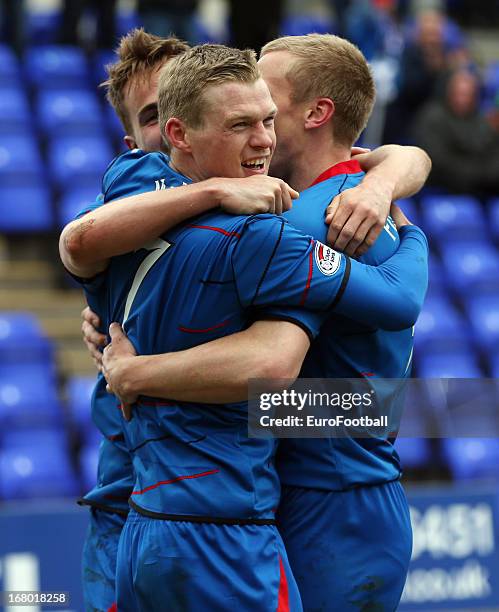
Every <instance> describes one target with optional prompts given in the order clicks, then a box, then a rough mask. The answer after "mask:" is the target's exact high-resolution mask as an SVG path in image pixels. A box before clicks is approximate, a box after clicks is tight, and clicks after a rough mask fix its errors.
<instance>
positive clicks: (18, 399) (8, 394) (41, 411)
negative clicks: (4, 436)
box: [0, 367, 63, 435]
mask: <svg viewBox="0 0 499 612" xmlns="http://www.w3.org/2000/svg"><path fill="white" fill-rule="evenodd" d="M62 416H63V412H62V408H61V404H60V402H59V398H58V397H57V391H56V387H55V384H54V380H53V377H52V376H50V374H49V373H47V372H44V371H43V370H41V369H40V370H38V371H37V372H36V373H35V372H33V371H32V372H30V377H29V378H28V377H27V376H26V374H25V373H24V370H23V368H22V367H20V368H19V370H18V371H17V374H16V373H15V372H14V371H11V373H10V375H9V377H8V378H0V428H1V430H2V431H5V430H6V429H9V428H18V429H19V428H31V427H35V426H40V427H42V426H44V427H46V426H57V425H60V424H61V423H62ZM0 435H1V434H0Z"/></svg>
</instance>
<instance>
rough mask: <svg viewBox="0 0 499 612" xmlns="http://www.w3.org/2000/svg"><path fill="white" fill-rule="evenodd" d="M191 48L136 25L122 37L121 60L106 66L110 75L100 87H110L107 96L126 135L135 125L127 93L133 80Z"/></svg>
mask: <svg viewBox="0 0 499 612" xmlns="http://www.w3.org/2000/svg"><path fill="white" fill-rule="evenodd" d="M188 49H189V45H188V44H187V43H185V42H183V41H181V40H179V39H178V38H174V37H171V38H160V37H159V36H155V35H154V34H149V33H147V32H145V31H144V29H143V28H135V29H134V30H132V31H131V32H129V33H128V34H127V35H126V36H124V37H123V38H122V39H121V40H120V44H119V45H118V47H117V48H116V51H115V53H116V55H117V56H118V61H117V62H116V63H114V64H108V65H107V66H106V71H107V74H108V78H107V80H106V81H104V82H103V83H101V85H100V86H101V87H105V88H106V89H107V92H106V97H107V99H108V101H109V103H110V104H111V106H112V107H113V108H114V110H115V112H116V114H117V115H118V117H119V119H120V121H121V123H122V124H123V127H124V129H125V132H126V133H127V134H130V133H131V132H132V125H131V121H130V117H129V116H128V112H127V109H126V106H125V94H126V89H127V87H129V86H130V85H131V83H132V79H135V78H137V77H138V78H140V79H143V80H144V81H145V80H146V79H147V78H148V77H149V76H150V74H151V72H153V71H154V70H157V69H159V68H160V67H161V66H162V65H163V64H164V63H165V62H166V61H167V60H169V59H170V58H172V57H176V56H178V55H181V54H182V53H185V52H186V51H187V50H188Z"/></svg>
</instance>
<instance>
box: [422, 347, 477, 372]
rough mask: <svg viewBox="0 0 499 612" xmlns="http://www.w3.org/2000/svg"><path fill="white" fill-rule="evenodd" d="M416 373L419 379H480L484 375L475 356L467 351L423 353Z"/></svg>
mask: <svg viewBox="0 0 499 612" xmlns="http://www.w3.org/2000/svg"><path fill="white" fill-rule="evenodd" d="M417 371H418V376H420V377H421V378H480V377H481V376H483V375H484V374H483V373H482V372H481V370H480V366H479V364H478V361H477V358H476V355H475V354H474V353H471V352H468V351H466V352H465V351H462V352H457V351H454V352H448V353H445V352H438V353H426V352H423V354H421V355H420V357H419V359H418V368H417Z"/></svg>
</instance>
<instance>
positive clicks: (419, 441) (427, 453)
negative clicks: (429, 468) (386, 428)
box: [395, 438, 431, 470]
mask: <svg viewBox="0 0 499 612" xmlns="http://www.w3.org/2000/svg"><path fill="white" fill-rule="evenodd" d="M395 449H396V451H397V453H398V455H399V457H400V463H401V465H402V469H403V470H405V469H407V468H409V469H417V468H422V467H424V466H426V465H428V464H429V463H430V461H431V447H430V441H429V440H428V439H427V438H397V440H396V442H395Z"/></svg>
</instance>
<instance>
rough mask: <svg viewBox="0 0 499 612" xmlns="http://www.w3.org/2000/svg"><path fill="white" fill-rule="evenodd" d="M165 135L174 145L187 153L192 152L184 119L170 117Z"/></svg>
mask: <svg viewBox="0 0 499 612" xmlns="http://www.w3.org/2000/svg"><path fill="white" fill-rule="evenodd" d="M165 135H166V137H167V139H168V141H169V142H170V144H171V146H172V147H175V148H176V149H180V150H181V151H184V152H185V153H190V152H191V146H190V142H189V137H188V133H187V128H186V125H185V123H184V122H183V121H182V120H180V119H177V118H176V117H172V118H171V119H168V121H167V122H166V125H165Z"/></svg>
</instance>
